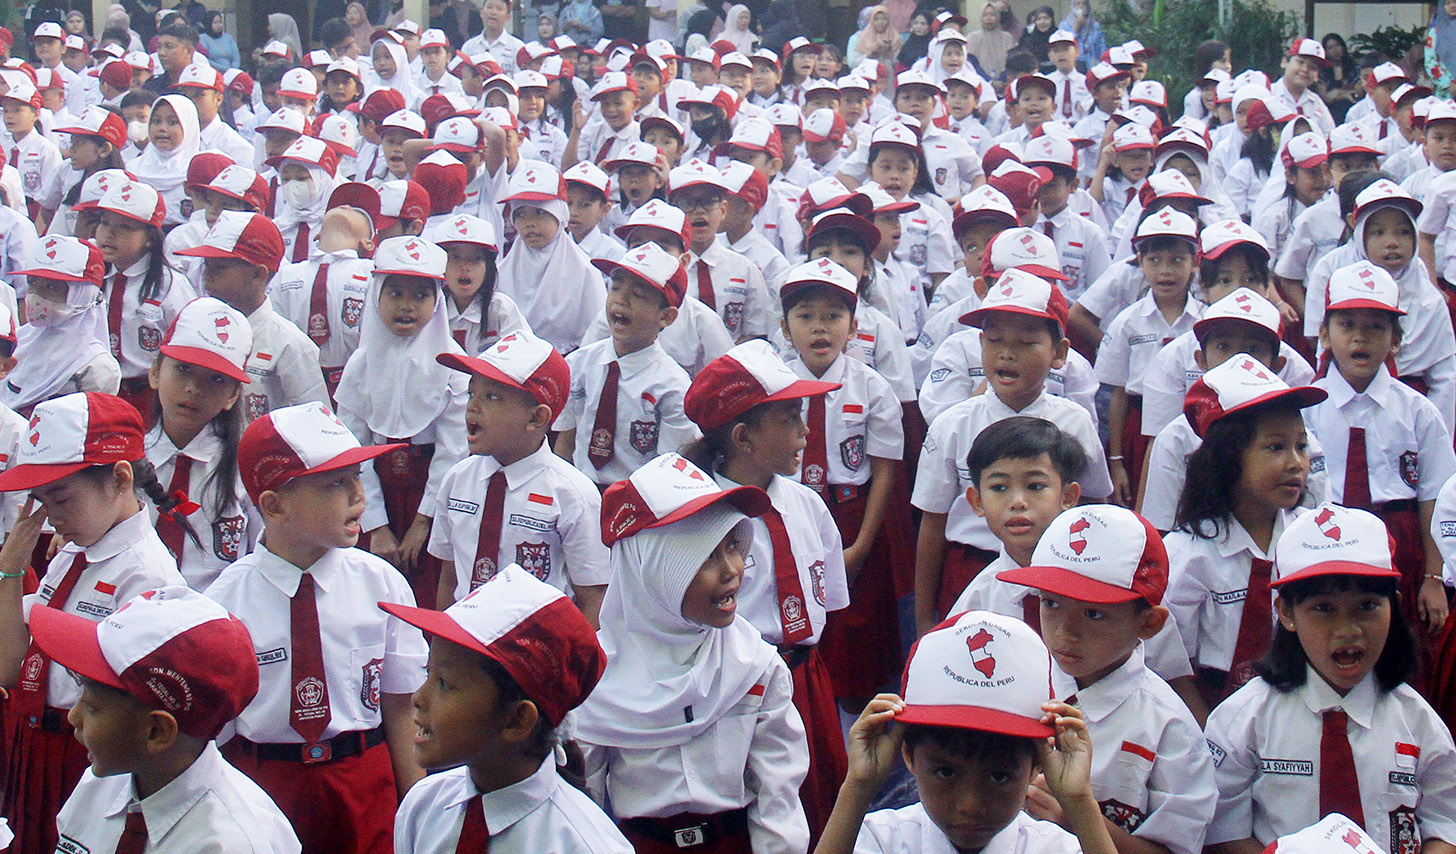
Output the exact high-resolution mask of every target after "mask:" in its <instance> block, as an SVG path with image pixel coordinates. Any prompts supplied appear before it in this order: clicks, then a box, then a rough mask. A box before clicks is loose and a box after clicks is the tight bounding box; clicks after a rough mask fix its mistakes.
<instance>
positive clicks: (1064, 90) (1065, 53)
mask: <svg viewBox="0 0 1456 854" xmlns="http://www.w3.org/2000/svg"><path fill="white" fill-rule="evenodd" d="M1079 55H1080V51H1079V50H1078V49H1077V34H1076V33H1073V32H1070V31H1068V30H1057V31H1056V32H1054V33H1052V34H1051V37H1050V38H1049V39H1047V58H1048V59H1050V60H1051V63H1052V70H1051V71H1049V72H1047V77H1049V78H1051V81H1052V83H1054V84H1056V89H1057V94H1056V96H1055V104H1054V105H1053V113H1054V115H1056V116H1057V118H1058V119H1060V120H1061V121H1063V122H1066V123H1067V124H1069V125H1076V124H1077V123H1078V122H1080V121H1082V119H1083V118H1085V117H1086V116H1087V114H1088V113H1090V112H1091V111H1092V106H1093V104H1092V93H1091V92H1089V91H1088V90H1087V89H1088V82H1087V77H1086V76H1084V75H1082V74H1079V73H1077V57H1078V56H1079ZM1092 138H1093V139H1100V138H1101V137H1100V136H1099V137H1092Z"/></svg>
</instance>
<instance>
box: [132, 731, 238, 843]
mask: <svg viewBox="0 0 1456 854" xmlns="http://www.w3.org/2000/svg"><path fill="white" fill-rule="evenodd" d="M223 761H224V760H223V758H222V754H221V753H219V752H218V749H217V742H214V741H209V742H208V743H207V746H206V747H204V748H202V753H201V754H199V755H198V757H197V759H195V760H193V762H192V764H191V765H189V766H187V770H186V771H183V772H182V773H181V774H178V775H177V777H176V778H175V779H173V780H172V782H170V783H168V784H167V785H165V786H163V787H162V788H160V789H158V790H157V791H155V792H153V793H152V794H151V795H150V796H148V797H146V798H143V799H141V800H140V801H138V800H137V797H136V781H135V779H133V780H132V782H131V784H130V785H128V786H127V787H126V788H125V789H124V790H123V792H124V803H123V804H122V805H121V809H118V810H115V811H113V812H110V813H107V815H108V816H115V815H117V814H118V813H121V812H125V811H128V810H129V809H130V807H131V805H132V804H138V803H139V804H140V806H141V811H142V817H143V818H145V819H146V822H147V838H148V839H150V840H151V845H150V846H149V847H161V845H160V843H161V841H162V840H163V839H164V838H166V836H167V834H168V833H170V832H171V830H172V828H174V827H176V826H177V823H178V822H179V821H181V820H182V818H183V817H184V816H186V815H187V812H188V811H189V810H191V809H192V807H193V805H195V804H196V803H197V802H198V801H199V800H201V799H202V796H203V795H206V794H207V793H208V792H210V791H212V787H213V784H214V783H216V782H217V778H218V777H219V776H220V775H221V774H222V773H223Z"/></svg>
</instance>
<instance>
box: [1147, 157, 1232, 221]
mask: <svg viewBox="0 0 1456 854" xmlns="http://www.w3.org/2000/svg"><path fill="white" fill-rule="evenodd" d="M1180 154H1181V155H1183V156H1184V157H1187V158H1188V159H1189V160H1192V161H1193V165H1194V166H1197V167H1198V186H1197V187H1194V189H1195V190H1197V191H1198V193H1199V195H1201V196H1204V197H1205V198H1208V199H1211V200H1212V201H1213V204H1211V205H1207V206H1206V207H1204V208H1203V210H1202V211H1200V212H1199V214H1198V218H1199V219H1201V220H1203V221H1204V222H1221V221H1223V220H1228V219H1242V218H1243V217H1242V216H1240V215H1239V212H1238V211H1237V210H1235V209H1234V200H1233V199H1231V198H1229V194H1228V191H1227V190H1225V189H1224V188H1223V185H1222V184H1221V183H1219V182H1218V181H1217V180H1215V179H1214V177H1213V170H1212V169H1211V168H1209V165H1208V158H1207V157H1201V156H1199V155H1198V154H1197V153H1196V152H1192V151H1189V150H1188V149H1186V148H1178V149H1173V150H1170V151H1165V152H1163V153H1162V154H1161V155H1160V156H1159V157H1158V159H1157V161H1156V162H1154V164H1153V170H1152V172H1149V173H1148V174H1149V175H1151V174H1153V173H1155V172H1161V171H1163V170H1164V169H1166V168H1168V161H1169V160H1172V159H1173V158H1174V157H1177V156H1178V155H1180Z"/></svg>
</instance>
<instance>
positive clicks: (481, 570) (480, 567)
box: [470, 557, 495, 590]
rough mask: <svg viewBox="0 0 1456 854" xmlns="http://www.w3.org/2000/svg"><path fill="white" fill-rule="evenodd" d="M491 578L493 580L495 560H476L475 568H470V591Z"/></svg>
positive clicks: (489, 558) (492, 558)
mask: <svg viewBox="0 0 1456 854" xmlns="http://www.w3.org/2000/svg"><path fill="white" fill-rule="evenodd" d="M492 578H495V558H494V557H478V558H476V559H475V566H473V567H471V568H470V589H471V590H474V589H475V588H477V587H479V586H480V585H482V584H484V583H485V582H487V581H489V580H491V579H492Z"/></svg>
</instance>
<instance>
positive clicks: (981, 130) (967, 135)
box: [947, 112, 991, 169]
mask: <svg viewBox="0 0 1456 854" xmlns="http://www.w3.org/2000/svg"><path fill="white" fill-rule="evenodd" d="M947 129H948V130H949V131H950V132H951V133H954V134H959V135H960V138H961V139H964V140H965V141H966V142H967V143H969V144H970V146H971V150H972V151H974V152H976V154H977V156H979V155H981V154H984V153H985V151H986V147H987V146H986V142H987V141H988V140H989V139H990V138H991V132H990V131H988V130H986V126H985V125H984V124H982V123H981V120H980V119H978V118H976V114H975V113H974V112H971V113H967V114H966V117H965V118H962V119H958V118H955V117H954V116H951V117H950V126H949V127H948V128H947ZM983 169H984V167H983Z"/></svg>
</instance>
